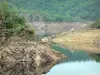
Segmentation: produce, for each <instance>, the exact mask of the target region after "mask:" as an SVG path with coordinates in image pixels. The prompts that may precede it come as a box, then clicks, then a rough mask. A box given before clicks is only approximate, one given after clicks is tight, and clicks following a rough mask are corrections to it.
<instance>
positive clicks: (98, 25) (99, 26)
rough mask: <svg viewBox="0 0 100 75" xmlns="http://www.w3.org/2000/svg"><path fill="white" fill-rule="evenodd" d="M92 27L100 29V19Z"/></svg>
mask: <svg viewBox="0 0 100 75" xmlns="http://www.w3.org/2000/svg"><path fill="white" fill-rule="evenodd" d="M91 27H93V28H98V29H100V19H97V20H96V21H95V22H94V23H93V24H92V25H91Z"/></svg>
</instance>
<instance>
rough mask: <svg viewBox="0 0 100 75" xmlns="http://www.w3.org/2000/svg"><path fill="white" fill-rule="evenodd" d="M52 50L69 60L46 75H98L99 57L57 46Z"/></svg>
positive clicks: (99, 67) (99, 70) (99, 68)
mask: <svg viewBox="0 0 100 75" xmlns="http://www.w3.org/2000/svg"><path fill="white" fill-rule="evenodd" d="M52 48H53V49H55V50H58V51H60V52H61V53H63V54H65V55H66V56H68V57H69V58H68V59H67V60H65V61H63V62H62V63H60V64H57V65H56V66H54V67H53V68H52V69H51V70H50V72H48V73H47V75H66V74H68V75H100V55H99V54H89V53H86V52H84V51H70V50H68V49H65V48H61V47H59V45H56V44H52Z"/></svg>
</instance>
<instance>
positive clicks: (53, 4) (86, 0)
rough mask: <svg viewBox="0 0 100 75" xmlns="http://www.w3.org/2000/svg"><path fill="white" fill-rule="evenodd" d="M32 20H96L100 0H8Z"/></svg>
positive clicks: (99, 11) (99, 16)
mask: <svg viewBox="0 0 100 75" xmlns="http://www.w3.org/2000/svg"><path fill="white" fill-rule="evenodd" d="M8 2H9V4H10V6H11V7H13V8H15V9H18V11H19V12H20V13H26V12H27V13H28V14H29V15H30V16H29V17H31V21H36V20H37V21H39V20H41V19H42V20H43V21H53V22H55V21H94V20H95V19H97V18H100V0H8Z"/></svg>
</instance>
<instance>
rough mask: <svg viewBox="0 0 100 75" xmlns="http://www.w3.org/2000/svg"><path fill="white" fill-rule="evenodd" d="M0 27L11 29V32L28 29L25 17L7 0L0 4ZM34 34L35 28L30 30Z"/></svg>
mask: <svg viewBox="0 0 100 75" xmlns="http://www.w3.org/2000/svg"><path fill="white" fill-rule="evenodd" d="M0 29H6V30H9V32H10V33H20V32H21V31H23V30H25V29H26V30H28V26H26V20H25V18H24V17H22V16H20V15H18V14H17V13H16V12H15V11H14V10H13V9H11V8H10V7H9V4H8V3H7V2H3V3H1V4H0ZM28 31H29V34H30V32H31V33H32V34H34V30H28Z"/></svg>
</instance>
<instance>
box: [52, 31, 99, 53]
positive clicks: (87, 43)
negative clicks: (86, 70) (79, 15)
mask: <svg viewBox="0 0 100 75" xmlns="http://www.w3.org/2000/svg"><path fill="white" fill-rule="evenodd" d="M53 42H54V43H57V44H60V45H63V46H64V47H67V48H69V49H71V50H85V51H87V52H90V53H99V54H100V29H94V30H93V29H92V30H91V29H89V30H77V31H72V32H65V33H62V34H59V35H57V36H56V37H55V38H54V39H53Z"/></svg>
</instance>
